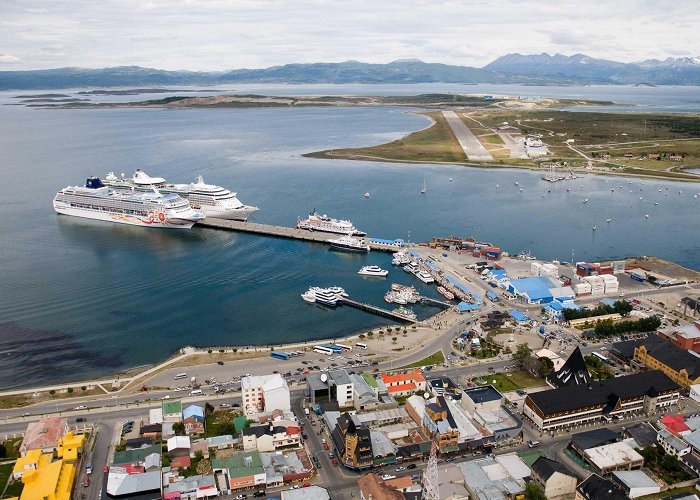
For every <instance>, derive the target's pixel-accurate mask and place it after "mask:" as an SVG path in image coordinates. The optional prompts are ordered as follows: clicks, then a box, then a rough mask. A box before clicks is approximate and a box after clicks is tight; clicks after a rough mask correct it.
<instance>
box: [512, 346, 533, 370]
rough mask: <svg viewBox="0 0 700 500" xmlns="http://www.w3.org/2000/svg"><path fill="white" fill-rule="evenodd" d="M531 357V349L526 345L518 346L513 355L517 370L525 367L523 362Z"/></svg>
mask: <svg viewBox="0 0 700 500" xmlns="http://www.w3.org/2000/svg"><path fill="white" fill-rule="evenodd" d="M530 356H532V349H530V346H529V345H527V344H520V345H518V348H517V349H516V350H515V353H514V354H513V360H514V361H515V364H516V365H517V366H518V368H522V367H523V366H524V365H525V361H526V360H527V359H528V358H529V357H530Z"/></svg>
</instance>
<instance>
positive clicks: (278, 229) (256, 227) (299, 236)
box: [196, 217, 402, 252]
mask: <svg viewBox="0 0 700 500" xmlns="http://www.w3.org/2000/svg"><path fill="white" fill-rule="evenodd" d="M196 225H197V226H199V227H208V228H212V229H224V230H226V231H239V232H242V233H252V234H261V235H264V236H272V237H275V238H288V239H292V240H299V241H310V242H313V243H324V244H328V240H329V239H333V238H337V237H338V236H340V235H338V234H334V233H325V232H319V231H307V230H306V229H297V228H296V227H286V226H274V225H271V224H259V223H257V222H245V221H240V220H228V219H218V218H216V217H207V218H206V219H204V220H203V221H201V222H198V223H197V224H196ZM365 240H366V241H367V244H368V245H369V247H370V248H371V249H372V250H378V251H382V252H397V251H399V250H401V248H402V247H401V246H400V245H398V244H393V243H391V242H390V241H389V240H378V239H373V238H369V237H365Z"/></svg>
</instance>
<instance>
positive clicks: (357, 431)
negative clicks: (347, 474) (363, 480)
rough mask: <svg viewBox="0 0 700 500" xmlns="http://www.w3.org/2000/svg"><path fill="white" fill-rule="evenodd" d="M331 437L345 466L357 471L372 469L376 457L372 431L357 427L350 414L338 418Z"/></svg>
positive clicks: (361, 426)
mask: <svg viewBox="0 0 700 500" xmlns="http://www.w3.org/2000/svg"><path fill="white" fill-rule="evenodd" d="M331 437H332V439H333V445H334V446H335V449H336V451H337V452H338V458H339V459H340V461H341V462H342V463H343V465H345V466H346V467H348V468H350V469H355V470H359V469H366V468H369V467H372V465H373V463H374V455H373V454H372V440H371V436H370V431H369V429H368V428H367V427H366V426H364V425H360V426H358V425H356V424H355V422H354V421H353V419H352V417H351V416H350V414H349V413H343V414H341V415H340V416H339V417H338V421H337V422H336V425H335V427H334V428H333V429H332V431H331Z"/></svg>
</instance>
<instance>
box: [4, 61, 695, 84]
mask: <svg viewBox="0 0 700 500" xmlns="http://www.w3.org/2000/svg"><path fill="white" fill-rule="evenodd" d="M437 82H442V83H463V84H469V83H515V84H525V85H575V84H609V85H623V84H624V85H629V84H646V85H700V57H696V58H690V57H682V58H668V59H664V60H658V59H650V60H645V61H640V62H636V63H621V62H616V61H610V60H607V59H596V58H593V57H589V56H586V55H584V54H574V55H572V56H564V55H561V54H555V55H553V56H551V55H549V54H535V55H522V54H507V55H505V56H501V57H499V58H498V59H496V60H495V61H493V62H491V63H489V64H487V65H486V66H484V67H483V68H475V67H469V66H453V65H448V64H438V63H426V62H423V61H421V60H418V59H400V60H397V61H393V62H391V63H388V64H370V63H363V62H358V61H345V62H341V63H310V64H285V65H283V66H271V67H269V68H262V69H235V70H230V71H220V72H197V71H166V70H160V69H153V68H143V67H140V66H119V67H112V68H101V69H88V68H57V69H44V70H29V71H0V89H1V90H8V89H18V90H20V89H52V88H53V89H56V88H69V87H127V86H142V85H217V84H227V83H437Z"/></svg>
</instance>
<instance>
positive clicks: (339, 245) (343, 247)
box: [331, 242, 369, 253]
mask: <svg viewBox="0 0 700 500" xmlns="http://www.w3.org/2000/svg"><path fill="white" fill-rule="evenodd" d="M331 249H335V250H342V251H343V252H355V253H368V252H369V247H356V246H350V245H345V244H343V243H332V242H331Z"/></svg>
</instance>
